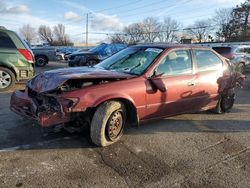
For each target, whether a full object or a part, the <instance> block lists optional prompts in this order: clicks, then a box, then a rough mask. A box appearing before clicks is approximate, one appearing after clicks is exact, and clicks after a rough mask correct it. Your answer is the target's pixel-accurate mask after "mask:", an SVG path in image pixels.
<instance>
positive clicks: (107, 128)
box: [90, 101, 126, 147]
mask: <svg viewBox="0 0 250 188" xmlns="http://www.w3.org/2000/svg"><path fill="white" fill-rule="evenodd" d="M125 125H126V109H125V106H124V105H123V104H122V103H121V102H118V101H107V102H104V103H103V104H101V105H100V106H99V107H98V108H97V110H96V112H95V114H94V116H93V119H92V122H91V126H90V136H91V140H92V142H93V143H94V144H95V145H97V146H102V147H104V146H108V145H111V144H113V143H115V142H117V141H118V140H119V139H120V138H121V137H122V135H123V130H124V127H125ZM112 128H113V130H112Z"/></svg>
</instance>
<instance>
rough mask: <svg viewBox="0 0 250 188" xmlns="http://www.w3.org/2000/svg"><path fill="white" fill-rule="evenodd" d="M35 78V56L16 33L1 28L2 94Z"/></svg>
mask: <svg viewBox="0 0 250 188" xmlns="http://www.w3.org/2000/svg"><path fill="white" fill-rule="evenodd" d="M33 76H34V55H33V53H32V51H31V49H30V48H29V46H28V45H27V44H26V43H25V41H23V40H22V39H21V38H20V37H19V36H18V35H17V34H16V33H15V32H13V31H9V30H6V29H4V28H0V92H1V91H7V90H9V89H11V88H12V87H13V86H14V85H15V83H16V82H22V81H26V80H28V79H30V78H32V77H33Z"/></svg>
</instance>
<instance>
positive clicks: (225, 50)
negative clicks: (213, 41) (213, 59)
mask: <svg viewBox="0 0 250 188" xmlns="http://www.w3.org/2000/svg"><path fill="white" fill-rule="evenodd" d="M213 50H215V51H216V52H217V53H219V54H227V53H231V51H232V48H230V47H213Z"/></svg>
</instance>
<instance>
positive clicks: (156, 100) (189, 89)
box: [145, 49, 199, 119]
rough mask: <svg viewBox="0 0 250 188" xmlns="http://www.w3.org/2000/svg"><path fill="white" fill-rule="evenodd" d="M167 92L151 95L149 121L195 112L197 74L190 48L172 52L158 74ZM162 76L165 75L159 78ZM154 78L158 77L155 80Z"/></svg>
mask: <svg viewBox="0 0 250 188" xmlns="http://www.w3.org/2000/svg"><path fill="white" fill-rule="evenodd" d="M154 75H155V79H158V80H157V81H158V82H159V81H160V82H162V84H163V85H164V86H165V88H166V91H160V90H157V91H156V92H147V94H146V100H147V108H146V114H147V116H146V118H145V119H152V118H158V117H164V116H171V115H175V114H181V113H185V112H189V111H193V110H194V106H193V104H192V103H193V100H194V99H195V97H196V96H197V95H199V93H196V85H195V84H196V75H195V74H193V63H192V58H191V52H190V50H189V49H179V50H174V51H170V52H169V53H168V54H167V55H166V57H164V58H163V60H162V61H161V62H160V64H159V65H158V66H157V68H156V69H155V71H154ZM158 75H161V76H158ZM152 79H154V78H152Z"/></svg>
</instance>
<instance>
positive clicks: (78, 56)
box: [69, 43, 127, 67]
mask: <svg viewBox="0 0 250 188" xmlns="http://www.w3.org/2000/svg"><path fill="white" fill-rule="evenodd" d="M126 47H127V46H126V45H125V44H106V43H102V44H100V45H98V46H96V47H94V48H92V49H90V50H88V51H84V52H76V53H73V54H71V55H70V56H69V67H76V66H93V65H96V64H98V63H99V62H101V61H102V60H104V59H106V58H108V57H110V56H112V55H113V54H115V53H117V52H118V51H121V50H123V49H124V48H126Z"/></svg>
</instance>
